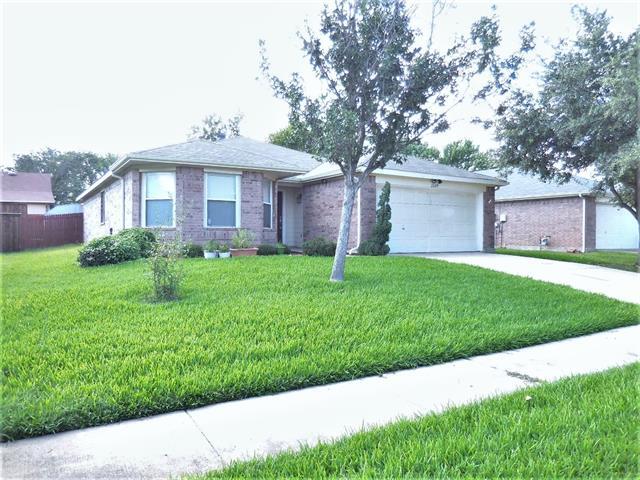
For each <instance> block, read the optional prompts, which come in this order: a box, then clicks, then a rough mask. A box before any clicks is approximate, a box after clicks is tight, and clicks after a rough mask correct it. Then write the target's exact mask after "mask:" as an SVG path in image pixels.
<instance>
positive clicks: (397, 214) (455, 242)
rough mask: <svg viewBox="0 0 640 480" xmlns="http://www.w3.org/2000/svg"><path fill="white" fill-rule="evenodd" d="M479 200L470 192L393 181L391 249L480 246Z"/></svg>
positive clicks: (446, 249)
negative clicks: (395, 185) (402, 185)
mask: <svg viewBox="0 0 640 480" xmlns="http://www.w3.org/2000/svg"><path fill="white" fill-rule="evenodd" d="M476 201H477V196H476V195H474V194H470V193H468V192H456V191H442V190H436V189H431V188H424V189H418V188H406V187H394V186H393V185H392V187H391V199H390V204H391V223H392V229H391V234H390V236H389V237H390V238H389V247H390V249H391V251H392V252H407V253H410V252H456V251H472V250H477V235H476V232H477V225H476V223H477V215H476Z"/></svg>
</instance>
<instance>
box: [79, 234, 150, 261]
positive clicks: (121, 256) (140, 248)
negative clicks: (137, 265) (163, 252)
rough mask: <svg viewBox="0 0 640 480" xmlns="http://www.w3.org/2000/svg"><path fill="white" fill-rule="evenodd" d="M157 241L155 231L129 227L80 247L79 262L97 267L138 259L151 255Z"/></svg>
mask: <svg viewBox="0 0 640 480" xmlns="http://www.w3.org/2000/svg"><path fill="white" fill-rule="evenodd" d="M156 243H157V240H156V236H155V234H154V233H153V232H151V231H149V230H145V229H143V228H128V229H125V230H122V231H120V232H118V233H117V234H115V235H111V236H106V237H100V238H96V239H94V240H91V241H90V242H89V243H87V244H86V245H85V246H83V247H82V248H81V249H80V252H79V253H78V263H79V264H80V266H82V267H95V266H99V265H107V264H112V263H121V262H126V261H129V260H137V259H138V258H141V257H148V256H149V255H151V254H152V252H153V250H154V248H155V245H156Z"/></svg>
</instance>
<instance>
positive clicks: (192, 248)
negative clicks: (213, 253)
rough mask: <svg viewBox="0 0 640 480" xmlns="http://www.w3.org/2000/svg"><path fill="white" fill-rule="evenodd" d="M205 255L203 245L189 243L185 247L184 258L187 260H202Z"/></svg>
mask: <svg viewBox="0 0 640 480" xmlns="http://www.w3.org/2000/svg"><path fill="white" fill-rule="evenodd" d="M203 255H204V249H203V248H202V245H198V244H197V243H187V244H185V246H184V256H185V257H186V258H201V257H202V256H203Z"/></svg>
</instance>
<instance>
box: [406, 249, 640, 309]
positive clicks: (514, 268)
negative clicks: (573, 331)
mask: <svg viewBox="0 0 640 480" xmlns="http://www.w3.org/2000/svg"><path fill="white" fill-rule="evenodd" d="M407 255H410V256H415V257H424V258H435V259H437V260H445V261H447V262H453V263H464V264H467V265H475V266H477V267H482V268H488V269H491V270H497V271H498V272H504V273H510V274H512V275H520V276H522V277H529V278H533V279H535V280H542V281H543V282H551V283H559V284H561V285H568V286H569V287H573V288H575V289H578V290H584V291H586V292H591V293H600V294H602V295H606V296H607V297H611V298H615V299H616V300H622V301H623V302H631V303H640V274H638V273H634V272H626V271H624V270H616V269H614V268H606V267H599V266H597V265H586V264H583V263H572V262H559V261H557V260H546V259H541V258H530V257H518V256H515V255H499V254H497V253H480V252H471V253H416V254H407Z"/></svg>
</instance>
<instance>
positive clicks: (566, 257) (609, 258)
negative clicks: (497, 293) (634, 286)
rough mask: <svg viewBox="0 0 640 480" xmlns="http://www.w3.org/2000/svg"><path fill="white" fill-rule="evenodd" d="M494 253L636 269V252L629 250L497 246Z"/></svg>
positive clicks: (629, 269)
mask: <svg viewBox="0 0 640 480" xmlns="http://www.w3.org/2000/svg"><path fill="white" fill-rule="evenodd" d="M496 253H501V254H503V255H516V256H519V257H533V258H545V259H547V260H558V261H560V262H574V263H586V264H588V265H599V266H601V267H608V268H617V269H618V270H628V271H630V272H635V271H636V261H637V259H638V254H637V253H631V252H605V251H596V252H586V253H568V252H553V251H549V250H543V251H540V250H511V249H507V248H497V249H496Z"/></svg>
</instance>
